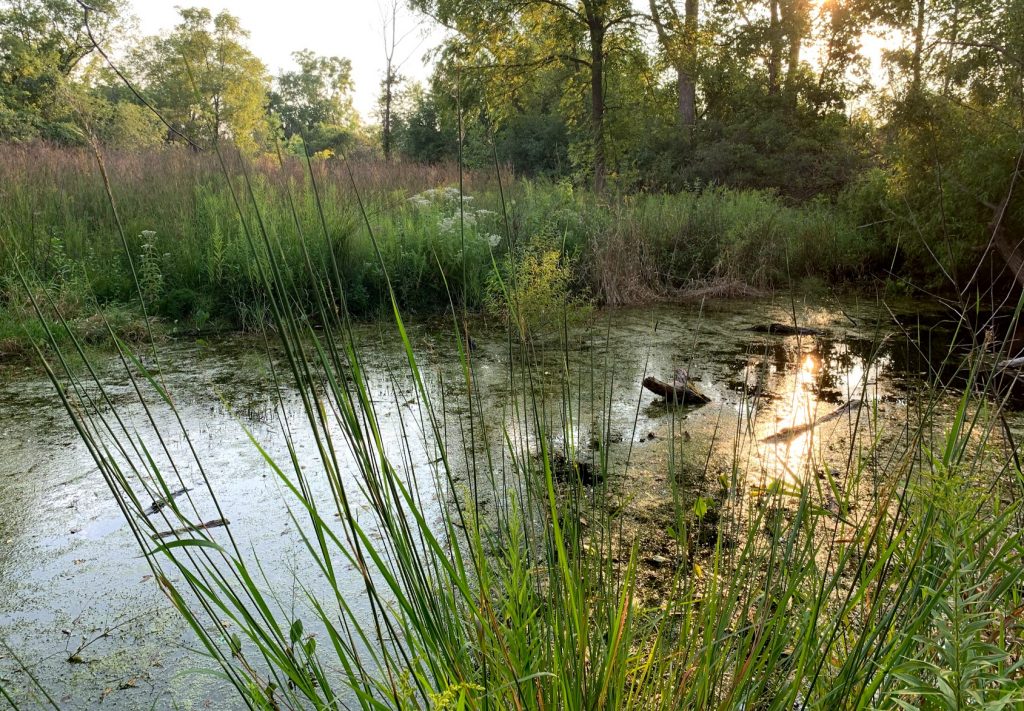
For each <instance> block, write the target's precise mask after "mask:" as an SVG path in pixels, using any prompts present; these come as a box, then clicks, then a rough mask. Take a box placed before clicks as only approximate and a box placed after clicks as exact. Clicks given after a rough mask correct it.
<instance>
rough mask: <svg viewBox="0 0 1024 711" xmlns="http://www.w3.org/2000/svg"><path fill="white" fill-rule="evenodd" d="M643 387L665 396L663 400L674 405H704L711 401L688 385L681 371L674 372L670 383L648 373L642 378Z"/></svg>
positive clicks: (687, 380) (688, 381) (687, 379)
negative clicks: (673, 377) (674, 374)
mask: <svg viewBox="0 0 1024 711" xmlns="http://www.w3.org/2000/svg"><path fill="white" fill-rule="evenodd" d="M644 387H645V388H647V389H648V390H650V391H651V392H652V393H654V394H655V395H660V396H661V397H663V398H665V402H668V403H672V404H676V405H705V404H707V403H709V402H711V398H709V397H708V396H707V395H705V394H704V393H702V392H701V391H700V390H697V388H695V387H693V386H692V385H690V379H689V378H688V377H687V376H686V373H684V372H682V371H677V372H676V377H675V379H673V381H672V382H671V383H666V382H664V381H662V380H658V379H657V378H655V377H654V376H650V375H649V376H647V377H646V378H644Z"/></svg>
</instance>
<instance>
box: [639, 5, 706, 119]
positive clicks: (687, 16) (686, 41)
mask: <svg viewBox="0 0 1024 711" xmlns="http://www.w3.org/2000/svg"><path fill="white" fill-rule="evenodd" d="M650 7H651V21H652V22H653V23H654V29H655V30H656V32H657V34H658V42H659V43H660V44H661V48H662V51H664V53H665V56H666V57H667V58H668V61H669V64H671V66H672V68H673V69H674V70H675V72H676V89H677V91H678V93H679V103H678V112H679V123H680V124H682V125H683V126H692V125H693V124H695V123H696V122H697V31H698V25H699V21H700V2H699V0H685V9H684V13H683V16H682V17H680V15H679V10H678V9H677V8H676V3H675V2H673V1H672V0H668V1H667V2H659V0H650Z"/></svg>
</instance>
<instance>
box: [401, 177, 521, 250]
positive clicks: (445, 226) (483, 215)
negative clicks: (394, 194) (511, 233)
mask: <svg viewBox="0 0 1024 711" xmlns="http://www.w3.org/2000/svg"><path fill="white" fill-rule="evenodd" d="M460 198H461V205H460ZM409 202H410V203H412V204H413V205H415V206H416V207H420V208H430V207H435V208H440V209H441V210H442V211H443V214H442V216H441V219H440V220H439V221H438V223H437V226H438V229H439V230H440V232H441V234H444V235H452V236H454V235H457V234H459V227H460V225H462V226H465V229H466V235H467V236H468V237H477V238H479V239H481V240H483V241H484V242H486V243H487V245H488V246H489V247H490V248H491V249H494V248H495V247H497V246H498V245H499V244H501V235H499V234H494V233H491V232H486V231H484V230H481V229H480V223H481V222H483V223H487V222H490V221H491V218H493V217H495V216H496V215H497V213H495V212H494V211H493V210H487V209H485V208H482V207H481V208H476V207H473V205H472V202H473V196H472V195H462V194H461V193H460V192H459V189H458V188H454V187H445V188H431V189H429V190H424V191H423V192H421V193H417V194H416V195H413V196H412V197H411V198H409ZM460 207H461V209H460Z"/></svg>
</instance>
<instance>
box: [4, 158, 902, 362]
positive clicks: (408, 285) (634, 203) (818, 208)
mask: <svg viewBox="0 0 1024 711" xmlns="http://www.w3.org/2000/svg"><path fill="white" fill-rule="evenodd" d="M103 160H104V161H105V162H106V163H107V165H108V166H109V167H108V171H107V172H108V175H109V176H110V180H111V188H112V190H113V192H114V193H115V194H116V195H117V196H118V200H119V209H120V214H121V217H122V220H123V223H124V231H125V241H126V242H127V251H126V250H125V248H124V246H123V244H122V241H121V239H120V237H119V234H118V230H117V226H116V225H115V224H114V221H113V218H112V215H111V213H110V210H109V208H108V207H107V206H106V195H105V188H104V185H103V181H102V180H101V179H100V177H99V175H98V173H97V169H96V157H95V156H94V155H93V154H92V152H91V151H88V150H81V151H76V150H69V149H66V148H55V147H50V146H47V145H43V144H33V145H27V146H3V147H0V204H3V205H4V210H3V211H2V213H0V274H3V275H7V276H6V277H5V278H4V281H3V282H2V283H0V343H2V342H4V341H7V342H8V343H10V344H11V347H12V348H14V347H15V346H16V345H17V343H16V341H17V340H18V339H19V337H20V330H21V325H22V324H23V323H25V322H26V321H31V320H32V318H31V317H32V314H31V309H28V308H26V304H25V302H24V299H23V297H22V295H20V294H19V293H18V292H19V289H18V288H17V286H18V285H17V284H15V283H14V282H13V280H12V279H11V278H10V275H12V274H13V273H14V269H13V264H14V262H15V261H17V262H18V264H19V266H20V268H21V269H22V270H23V271H24V272H25V274H26V278H27V279H28V280H29V281H30V282H31V283H32V284H33V286H34V288H36V289H37V290H40V289H45V290H47V291H49V292H50V294H51V295H52V296H53V298H54V299H55V300H56V301H58V302H60V303H62V304H63V306H64V309H63V312H64V313H65V315H66V316H67V317H68V318H69V319H71V320H75V318H76V317H77V316H78V315H80V316H81V317H82V318H88V317H89V316H90V315H91V314H92V313H93V312H94V311H95V310H96V309H97V307H100V308H108V307H110V306H111V305H121V306H122V307H128V308H129V309H131V308H134V309H135V310H136V311H138V310H139V299H138V298H137V295H136V293H135V291H136V290H135V283H134V279H133V276H132V274H131V269H130V268H129V262H128V259H129V257H131V259H132V260H134V261H135V262H136V263H137V266H138V267H139V270H140V273H141V275H142V276H143V277H144V281H143V284H142V286H143V287H144V288H143V297H144V298H145V299H146V300H147V304H146V307H147V308H146V310H147V311H148V312H149V313H150V314H151V315H154V316H156V317H158V318H160V319H161V320H162V321H163V322H164V324H166V325H168V326H170V327H172V328H175V329H177V330H179V331H182V330H184V331H189V332H193V331H204V330H206V331H209V330H211V329H215V328H243V329H247V328H259V327H261V326H263V325H265V324H266V323H268V321H269V320H270V319H269V316H270V314H269V302H268V300H267V296H266V294H265V293H264V284H263V283H262V281H261V277H260V268H261V267H260V266H258V265H257V264H256V261H255V260H256V259H263V260H264V262H265V260H266V257H265V256H264V257H260V256H259V255H255V256H254V254H253V252H252V250H251V249H250V247H249V245H248V243H247V238H246V235H245V226H244V225H243V219H244V220H248V221H250V222H252V221H255V219H256V215H255V214H254V207H253V206H252V205H251V204H245V205H243V206H242V210H241V213H240V212H239V210H238V209H237V206H236V204H235V201H234V199H233V198H232V195H231V186H230V185H229V182H230V183H231V184H233V185H234V189H235V190H238V189H241V186H242V185H243V184H244V183H245V180H246V178H245V177H244V176H243V174H242V166H241V164H240V163H239V162H237V161H236V160H234V159H229V160H228V161H227V163H226V169H225V171H224V172H226V177H225V176H224V175H222V170H221V167H220V166H219V164H218V162H217V161H216V159H215V158H214V157H212V156H209V155H203V154H195V153H191V152H187V151H183V150H173V149H164V150H153V151H150V152H143V153H131V154H127V153H118V152H110V151H108V152H106V153H105V154H104V156H103ZM350 167H351V170H352V175H351V176H349V175H348V172H347V171H346V170H345V168H344V166H343V165H342V163H341V162H340V161H337V160H331V161H318V162H316V163H315V164H314V165H313V172H314V174H315V176H316V180H317V186H318V188H319V194H318V195H317V194H315V192H314V189H313V184H312V182H311V176H310V174H309V173H308V172H306V171H304V170H303V169H302V166H301V164H300V162H299V161H298V160H297V159H288V160H287V161H285V162H280V163H279V162H273V161H271V160H270V159H269V158H266V159H262V160H261V161H260V162H258V163H257V164H256V165H254V166H252V168H251V172H250V174H249V178H248V179H249V183H250V185H251V189H252V192H253V194H254V196H255V200H256V201H257V203H258V204H259V205H260V215H259V219H260V220H261V221H262V224H263V226H264V228H265V229H266V230H267V232H268V234H270V235H271V237H273V238H274V239H275V244H276V247H275V249H276V250H277V253H276V254H275V260H276V262H277V268H278V269H279V270H280V271H281V272H282V278H283V279H284V280H285V281H286V282H287V285H288V288H289V290H290V293H291V295H292V298H294V299H296V300H297V301H298V306H299V308H300V310H301V311H303V312H304V313H305V314H306V315H307V316H315V315H316V311H317V306H316V297H315V293H316V291H317V289H318V286H317V284H316V282H315V279H316V275H315V274H311V273H310V272H309V271H308V269H307V268H306V265H305V256H304V252H303V250H301V249H299V248H298V246H297V241H296V240H295V239H292V238H290V235H291V234H292V233H293V232H294V230H295V229H296V224H298V225H299V227H300V228H301V229H302V230H303V231H304V233H305V234H306V235H307V239H306V243H305V247H304V249H305V252H308V254H309V257H310V258H311V259H312V260H313V261H314V262H315V263H326V262H327V261H333V262H334V263H336V264H337V268H338V270H339V276H340V277H341V278H342V279H343V280H344V283H345V285H346V300H347V308H348V311H349V313H351V314H352V315H353V316H354V317H356V318H372V317H376V316H378V315H380V314H381V313H388V312H389V310H390V296H391V289H389V287H388V283H387V282H388V280H387V279H386V277H385V272H387V273H388V274H390V275H391V277H392V279H391V283H392V288H393V290H394V296H395V298H396V299H397V300H398V303H399V305H400V306H401V307H402V308H403V309H404V310H406V311H407V312H418V313H442V312H444V310H445V309H446V308H447V307H448V305H449V299H448V291H447V290H446V289H445V287H444V285H443V281H442V279H441V278H440V275H441V274H442V273H443V274H444V275H445V276H446V277H447V279H448V280H449V281H450V282H451V283H450V284H449V286H450V287H451V289H452V292H453V293H455V294H457V295H458V296H459V298H460V299H464V300H465V301H466V304H465V305H466V307H467V308H469V309H471V310H475V309H478V308H480V307H481V306H482V305H483V303H484V300H485V294H486V282H487V279H488V276H489V275H490V273H491V265H492V257H494V258H496V259H497V261H498V262H499V264H501V265H503V268H504V265H506V264H507V265H509V269H514V268H515V264H516V263H517V261H518V260H521V259H522V258H523V257H524V255H529V254H531V253H533V252H536V251H538V250H541V249H544V248H550V247H551V246H552V245H554V246H555V247H557V248H558V249H559V250H564V251H565V252H566V253H567V254H568V255H569V256H570V257H572V259H571V262H572V264H573V265H574V276H573V280H572V283H573V287H574V290H575V291H576V292H577V293H578V294H583V295H589V296H593V297H594V298H596V300H598V301H599V302H602V303H609V304H623V303H636V302H643V301H648V300H651V299H664V298H675V297H679V296H682V295H685V294H686V292H687V291H692V290H693V288H694V287H695V286H697V287H700V286H704V285H706V282H707V281H708V280H709V279H710V280H714V281H718V282H723V283H724V282H728V283H733V284H743V285H748V286H754V287H771V286H774V285H779V284H788V283H790V282H791V280H793V279H799V278H801V277H803V276H817V277H820V278H822V279H825V280H827V281H829V282H830V283H831V282H837V281H842V280H845V279H852V278H861V277H863V276H864V275H865V274H866V273H870V272H872V271H873V270H874V271H878V269H875V267H878V265H879V263H883V264H884V265H887V264H888V262H886V261H885V260H884V259H882V260H880V259H878V258H877V257H878V255H874V254H872V253H871V250H872V246H871V244H870V243H869V242H867V241H865V239H864V236H863V235H862V234H861V233H858V232H857V231H856V230H855V229H854V228H853V226H852V225H851V224H849V222H848V221H847V220H845V219H844V218H843V217H842V215H841V214H840V213H838V212H836V211H835V210H834V209H833V208H831V207H830V206H828V205H825V204H817V203H812V204H808V205H804V206H792V205H787V204H786V203H784V202H783V201H782V200H780V199H779V198H778V197H776V196H774V195H772V194H769V193H761V192H753V191H745V192H744V191H734V190H726V189H714V188H709V189H704V190H702V191H699V192H692V193H681V194H679V195H638V196H632V197H621V198H614V199H609V200H599V199H597V198H596V197H595V196H593V195H591V194H589V193H586V192H580V191H577V190H574V189H573V188H572V187H570V186H568V185H566V184H552V183H545V182H530V181H522V180H518V181H517V180H512V181H506V183H507V184H506V185H505V192H504V195H502V194H500V191H499V190H498V185H497V182H496V180H495V179H494V178H493V177H491V176H489V175H485V174H483V173H479V172H478V173H468V174H465V175H464V177H463V181H462V182H463V186H464V190H465V192H466V195H467V198H472V200H468V199H467V202H466V203H465V206H466V207H468V208H469V209H468V210H462V212H461V213H460V211H459V210H458V209H457V207H458V204H457V195H458V189H457V187H456V186H457V185H458V184H459V174H458V171H457V170H456V167H454V166H436V167H432V166H420V165H412V164H405V163H394V164H388V163H357V164H354V165H352V166H350ZM353 186H355V187H356V188H358V189H359V191H360V193H361V196H362V198H363V200H364V203H365V208H366V210H367V212H368V213H369V214H370V216H371V217H372V218H373V220H374V230H375V234H374V236H373V239H374V240H376V244H377V247H378V249H379V256H380V258H379V259H378V254H377V251H378V250H375V249H374V246H373V240H371V238H370V235H369V234H368V233H367V230H366V228H365V226H364V224H363V221H362V218H361V216H360V215H359V212H358V210H357V209H356V207H355V205H356V201H355V199H354V195H353V189H354V188H353ZM503 197H504V198H507V200H505V201H504V205H503V200H502V198H503ZM460 216H461V217H463V218H465V222H466V224H467V225H468V227H469V230H468V233H467V234H468V235H469V239H468V240H467V241H466V242H465V244H463V241H462V239H461V233H460V232H459V231H458V229H457V228H458V225H459V224H460V223H459V218H460ZM506 219H507V220H508V223H509V228H510V229H511V230H512V233H513V234H516V235H520V239H519V241H518V242H517V243H516V245H515V248H514V249H513V245H512V244H511V243H510V242H508V241H507V240H506V239H502V237H504V236H505V229H504V227H503V222H504V221H505V220H506ZM463 250H465V253H463ZM510 250H511V253H512V254H511V257H512V259H511V260H504V259H503V256H504V255H505V254H506V253H508V252H509V251H510ZM883 256H884V255H883ZM872 265H874V266H872ZM262 268H263V269H266V268H267V264H265V263H264V264H263V265H262ZM506 276H507V274H506ZM463 280H465V283H463ZM51 320H52V315H51ZM86 330H88V329H86ZM82 335H84V334H82ZM0 350H2V349H0Z"/></svg>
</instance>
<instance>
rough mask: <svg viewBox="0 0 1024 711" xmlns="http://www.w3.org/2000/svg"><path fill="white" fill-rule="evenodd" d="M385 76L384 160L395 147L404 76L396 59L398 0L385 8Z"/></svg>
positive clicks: (382, 104) (382, 98)
mask: <svg viewBox="0 0 1024 711" xmlns="http://www.w3.org/2000/svg"><path fill="white" fill-rule="evenodd" d="M382 19H383V20H384V78H383V79H381V82H380V88H381V96H380V147H381V150H382V151H383V152H384V160H391V152H392V149H393V147H394V123H395V121H394V119H395V116H394V109H395V92H396V90H397V88H398V85H399V84H400V83H401V82H402V76H401V75H400V74H399V73H398V69H399V67H398V62H397V61H396V60H395V52H396V51H397V49H398V44H399V41H400V40H399V37H398V0H391V3H390V4H389V5H387V6H386V7H385V8H384V12H383V18H382Z"/></svg>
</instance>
